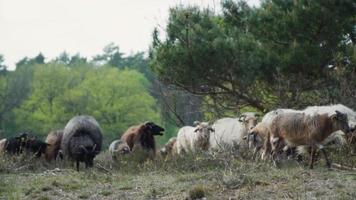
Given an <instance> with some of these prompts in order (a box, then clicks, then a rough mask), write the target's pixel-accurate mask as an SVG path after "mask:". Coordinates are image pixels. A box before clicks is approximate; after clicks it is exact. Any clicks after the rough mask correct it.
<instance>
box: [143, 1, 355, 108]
mask: <svg viewBox="0 0 356 200" xmlns="http://www.w3.org/2000/svg"><path fill="white" fill-rule="evenodd" d="M222 8H223V12H222V14H216V13H214V12H212V11H210V10H208V9H204V10H202V9H199V8H197V7H177V8H173V9H171V10H170V17H169V21H168V25H167V27H166V30H167V35H166V37H165V40H163V41H162V40H160V39H159V36H158V35H157V32H155V34H154V36H153V39H154V41H153V43H152V47H151V49H150V59H151V62H150V65H151V67H152V69H153V70H154V72H155V73H156V74H157V75H158V77H159V79H160V80H162V81H164V82H165V83H169V84H172V85H175V86H177V87H180V88H182V89H184V90H186V91H189V92H191V93H194V94H199V95H203V96H207V97H208V98H209V99H210V101H208V103H210V104H211V105H213V106H215V107H218V108H219V109H220V110H237V111H238V110H240V109H241V108H243V107H246V106H251V107H254V108H257V109H258V110H260V111H267V110H270V109H272V108H275V107H277V106H282V107H295V108H300V107H304V106H306V105H310V104H318V103H319V102H320V101H321V100H322V99H323V94H321V91H322V89H324V88H326V87H333V88H337V84H338V83H340V81H338V80H335V79H334V80H332V79H330V76H331V75H332V74H334V72H335V71H342V70H341V69H347V70H346V71H348V72H350V73H353V74H354V73H355V70H352V69H354V68H355V63H354V62H352V61H351V60H353V59H352V58H351V57H352V55H354V53H353V52H354V50H352V49H354V48H350V46H351V47H352V46H353V47H354V43H352V40H353V38H352V35H353V32H354V27H355V26H354V23H353V22H354V20H355V17H354V14H353V13H354V12H352V10H353V9H352V8H353V4H352V2H351V1H343V2H339V1H336V0H330V1H322V0H317V1H313V2H309V1H282V0H274V1H268V0H266V1H263V2H262V5H261V7H258V8H250V7H249V6H248V5H247V4H246V3H245V2H244V1H238V2H235V1H223V3H222ZM340 58H341V60H343V59H346V60H348V61H350V62H349V64H347V65H344V64H343V65H338V67H337V68H336V67H335V66H336V65H335V63H339V64H340V63H342V62H340ZM330 66H332V67H330ZM349 81H350V80H349ZM331 83H332V84H331ZM328 89H329V88H328ZM327 99H329V98H327ZM329 101H330V99H329Z"/></svg>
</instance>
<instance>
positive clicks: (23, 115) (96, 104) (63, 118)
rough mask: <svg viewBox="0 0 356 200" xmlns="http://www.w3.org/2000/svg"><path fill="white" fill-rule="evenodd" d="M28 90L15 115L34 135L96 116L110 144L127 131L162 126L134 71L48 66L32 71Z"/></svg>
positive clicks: (140, 77)
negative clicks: (82, 117)
mask: <svg viewBox="0 0 356 200" xmlns="http://www.w3.org/2000/svg"><path fill="white" fill-rule="evenodd" d="M31 88H32V92H31V95H30V96H29V98H28V99H26V101H25V102H24V103H23V104H22V105H21V106H20V107H19V108H18V109H16V110H15V115H16V116H17V117H16V123H17V125H18V126H19V127H21V128H22V129H27V130H32V131H34V132H36V133H38V134H42V135H45V134H47V133H48V132H49V131H50V130H54V129H59V128H63V127H64V126H65V124H66V123H67V122H68V120H69V119H70V118H72V117H73V116H75V115H92V116H94V117H95V118H96V119H97V120H98V122H99V123H100V124H101V126H102V129H103V131H104V134H105V135H107V136H109V137H110V138H113V137H118V136H119V135H120V134H121V133H122V132H123V131H125V130H126V128H127V127H129V126H130V125H133V124H138V123H141V122H143V121H147V120H151V121H155V122H157V123H159V121H160V117H159V114H158V113H159V111H158V110H157V108H156V107H155V100H154V99H153V97H152V96H150V94H149V93H148V91H147V88H148V81H147V79H145V77H144V76H143V75H142V74H140V73H138V72H136V71H132V70H118V69H115V68H109V67H100V68H94V67H90V66H86V67H85V68H71V67H68V66H65V65H61V64H55V63H49V64H46V65H39V66H36V67H35V69H34V75H33V82H32V84H31Z"/></svg>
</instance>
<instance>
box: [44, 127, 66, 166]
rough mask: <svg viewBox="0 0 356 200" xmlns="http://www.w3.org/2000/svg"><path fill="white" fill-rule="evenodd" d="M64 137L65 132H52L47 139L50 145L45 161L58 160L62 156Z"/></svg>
mask: <svg viewBox="0 0 356 200" xmlns="http://www.w3.org/2000/svg"><path fill="white" fill-rule="evenodd" d="M62 137H63V130H57V131H51V132H50V133H49V134H48V136H47V138H46V143H47V144H50V145H49V146H48V147H47V149H46V152H45V159H46V160H47V161H49V162H50V161H52V160H57V158H58V157H59V156H61V155H60V149H61V142H62Z"/></svg>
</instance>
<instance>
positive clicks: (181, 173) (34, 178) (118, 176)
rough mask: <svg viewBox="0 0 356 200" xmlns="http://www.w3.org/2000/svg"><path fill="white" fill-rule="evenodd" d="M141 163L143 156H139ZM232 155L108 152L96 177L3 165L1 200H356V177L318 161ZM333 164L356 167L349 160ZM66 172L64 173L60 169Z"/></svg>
mask: <svg viewBox="0 0 356 200" xmlns="http://www.w3.org/2000/svg"><path fill="white" fill-rule="evenodd" d="M134 157H135V156H134ZM249 157H250V155H249V154H245V155H242V156H234V155H231V154H218V155H214V156H211V155H207V154H199V155H197V156H193V155H186V156H184V157H179V158H167V159H163V158H160V157H157V158H156V159H155V160H148V161H142V160H141V157H140V156H138V159H135V158H132V157H131V156H128V157H124V158H122V159H120V160H119V161H118V162H117V163H112V162H111V160H110V158H109V156H108V154H107V153H106V152H104V153H101V154H100V155H99V156H98V157H97V158H96V160H95V164H96V165H98V164H99V165H100V167H95V168H92V169H84V167H83V166H82V167H81V171H80V172H77V171H75V169H74V168H73V167H72V166H71V164H69V163H57V164H55V163H52V164H48V163H44V162H43V161H41V160H28V159H26V158H23V157H21V158H9V157H6V156H5V157H1V158H0V180H1V181H0V199H201V198H203V197H205V198H207V199H229V198H231V199H352V198H354V197H355V196H356V190H355V189H354V188H356V173H355V172H352V171H346V170H335V169H327V168H326V167H325V163H324V161H323V160H322V159H321V160H319V161H317V163H316V165H315V169H313V170H309V169H308V168H307V167H306V165H307V163H303V164H298V163H297V162H295V161H287V162H284V163H283V164H282V165H281V168H279V169H277V168H275V167H274V166H273V165H272V164H270V163H267V162H262V161H253V160H251V159H249ZM331 157H332V159H333V161H335V162H339V161H343V163H344V164H347V165H349V166H353V167H355V165H354V164H355V163H356V162H355V157H351V156H349V155H347V154H345V153H343V152H336V153H333V154H332V155H331ZM56 168H58V169H56Z"/></svg>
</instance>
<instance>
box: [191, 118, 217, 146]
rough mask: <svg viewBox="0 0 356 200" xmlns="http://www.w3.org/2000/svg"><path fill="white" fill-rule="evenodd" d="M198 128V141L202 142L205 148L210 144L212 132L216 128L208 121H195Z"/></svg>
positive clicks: (201, 144)
mask: <svg viewBox="0 0 356 200" xmlns="http://www.w3.org/2000/svg"><path fill="white" fill-rule="evenodd" d="M194 124H195V125H196V128H195V130H194V132H195V134H197V137H198V141H199V142H200V144H199V145H200V146H203V147H204V148H205V147H207V146H208V144H209V139H210V134H211V132H214V131H215V130H214V129H213V128H212V127H211V125H210V124H209V123H207V122H194Z"/></svg>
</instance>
